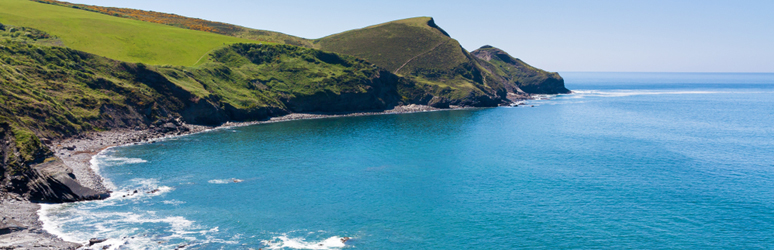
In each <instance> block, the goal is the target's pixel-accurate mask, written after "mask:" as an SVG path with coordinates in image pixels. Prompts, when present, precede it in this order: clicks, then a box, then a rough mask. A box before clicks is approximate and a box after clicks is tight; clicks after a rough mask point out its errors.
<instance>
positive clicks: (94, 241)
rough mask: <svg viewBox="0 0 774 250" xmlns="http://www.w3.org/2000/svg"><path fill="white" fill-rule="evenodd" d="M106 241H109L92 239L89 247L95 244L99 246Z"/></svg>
mask: <svg viewBox="0 0 774 250" xmlns="http://www.w3.org/2000/svg"><path fill="white" fill-rule="evenodd" d="M105 241H107V239H98V238H92V239H90V240H89V246H93V245H94V244H99V243H102V242H105Z"/></svg>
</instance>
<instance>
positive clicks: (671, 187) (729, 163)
mask: <svg viewBox="0 0 774 250" xmlns="http://www.w3.org/2000/svg"><path fill="white" fill-rule="evenodd" d="M561 74H562V76H563V77H564V78H565V81H566V84H567V87H568V88H569V89H572V90H574V91H576V93H575V94H570V95H559V96H550V97H548V96H547V97H546V99H543V100H535V101H529V102H528V104H527V105H521V106H519V107H501V108H489V109H473V110H456V111H440V112H425V113H415V114H402V115H378V116H365V117H345V118H331V119H318V120H304V121H292V122H282V123H273V124H262V125H256V126H249V127H241V128H232V129H221V130H215V131H210V132H206V133H201V134H196V135H191V136H184V137H178V138H173V139H168V140H164V141H160V142H157V143H154V144H145V145H137V146H126V147H118V148H112V149H109V150H106V151H104V152H103V153H101V154H100V155H98V156H96V157H95V159H94V160H93V163H95V164H96V166H97V167H98V168H99V171H100V174H102V175H103V176H104V177H106V178H107V179H108V180H109V181H110V182H111V183H112V185H113V186H114V190H116V192H115V193H114V195H113V197H112V198H110V199H108V200H104V201H91V202H81V203H75V204H64V205H47V206H45V207H44V211H43V213H42V214H43V215H44V216H43V217H44V218H43V219H44V221H45V223H46V228H48V229H49V230H51V231H54V233H56V234H57V235H60V236H62V237H63V238H65V239H68V240H73V241H81V242H83V241H87V240H88V239H89V238H92V237H95V236H99V237H105V238H109V239H110V240H108V241H107V242H106V243H104V245H110V246H111V247H113V248H120V249H145V248H151V249H157V248H158V249H174V248H176V247H180V246H185V247H187V248H189V249H221V248H223V249H259V248H262V249H342V248H343V249H347V248H357V249H456V248H464V249H516V248H530V249H532V248H542V249H556V248H573V249H588V248H637V249H655V248H673V249H675V248H676V249H697V248H699V249H728V248H772V247H774V153H772V152H774V128H772V126H771V124H772V123H773V122H774V74H764V73H761V74H754V73H749V74H737V73H578V72H564V73H561ZM135 190H137V193H136V194H135V193H134V192H135ZM122 196H124V197H122ZM342 237H351V238H352V239H351V240H349V241H347V242H346V243H342V242H341V240H340V239H341V238H342Z"/></svg>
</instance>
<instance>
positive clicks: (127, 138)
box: [0, 104, 478, 249]
mask: <svg viewBox="0 0 774 250" xmlns="http://www.w3.org/2000/svg"><path fill="white" fill-rule="evenodd" d="M464 109H478V108H474V107H459V106H452V107H450V108H448V109H439V108H434V107H431V106H426V105H415V104H412V105H405V106H397V107H395V108H393V109H390V110H385V111H375V112H352V113H341V114H330V113H292V114H288V115H285V116H279V117H272V118H270V119H268V120H263V121H250V122H226V123H224V124H222V125H220V126H202V125H190V124H185V123H179V124H177V125H176V126H175V127H174V128H173V127H166V128H165V130H159V129H158V128H157V129H156V130H154V129H143V130H135V129H114V130H109V131H100V132H88V133H84V134H82V135H79V136H76V137H73V138H68V139H65V140H59V141H53V142H51V144H50V145H47V146H49V147H50V148H51V150H52V151H53V152H54V153H55V154H56V156H57V157H59V158H60V159H62V161H63V162H64V163H65V165H66V166H67V167H68V168H70V169H71V170H72V173H73V175H75V179H76V180H78V182H79V183H80V184H81V185H83V186H85V187H88V188H91V189H94V190H96V191H100V192H111V191H113V190H110V188H111V187H108V186H107V185H106V182H105V180H104V178H103V177H102V176H100V175H99V173H98V172H97V171H96V170H95V169H94V168H93V166H92V164H91V159H92V157H93V156H95V155H97V154H99V153H100V152H102V151H104V150H106V149H108V148H112V147H121V146H128V145H138V144H143V143H153V142H155V141H158V140H164V139H168V138H174V137H179V136H186V135H193V134H198V133H203V132H208V131H213V130H218V129H224V128H234V127H244V126H251V125H258V124H266V123H276V122H286V121H295V120H310V119H324V118H337V117H352V116H372V115H389V114H409V113H420V112H435V111H451V110H464ZM40 211H41V205H40V204H38V203H34V202H31V201H27V200H25V199H23V198H21V197H20V196H18V195H15V194H3V196H0V216H2V218H3V221H2V225H0V226H1V227H0V249H6V248H10V249H14V248H21V249H79V248H81V247H84V246H87V245H84V244H88V242H69V241H65V240H63V239H62V238H61V237H59V236H57V235H54V234H52V233H51V232H48V231H46V230H45V229H44V227H43V222H42V221H41V219H40Z"/></svg>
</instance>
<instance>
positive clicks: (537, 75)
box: [470, 45, 570, 94]
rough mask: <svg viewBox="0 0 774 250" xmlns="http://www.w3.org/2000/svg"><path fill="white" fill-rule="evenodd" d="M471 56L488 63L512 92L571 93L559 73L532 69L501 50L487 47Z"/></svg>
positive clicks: (490, 69) (489, 68) (490, 70)
mask: <svg viewBox="0 0 774 250" xmlns="http://www.w3.org/2000/svg"><path fill="white" fill-rule="evenodd" d="M470 54H471V55H473V56H475V57H476V58H478V59H480V60H483V61H486V62H488V64H486V63H484V64H483V65H485V67H487V70H489V72H492V73H493V74H495V75H497V76H499V77H501V79H502V81H503V82H505V85H506V86H507V87H508V88H510V89H509V91H511V92H514V91H515V90H517V89H520V90H521V91H524V92H526V93H531V94H565V93H570V90H568V89H567V88H565V87H564V79H562V77H561V76H559V74H558V73H556V72H547V71H544V70H541V69H538V68H535V67H532V66H530V65H529V64H527V63H525V62H524V61H522V60H519V59H518V58H514V57H512V56H511V55H509V54H508V53H506V52H505V51H503V50H501V49H498V48H495V47H492V46H488V45H487V46H483V47H481V48H479V49H477V50H474V51H473V52H471V53H470Z"/></svg>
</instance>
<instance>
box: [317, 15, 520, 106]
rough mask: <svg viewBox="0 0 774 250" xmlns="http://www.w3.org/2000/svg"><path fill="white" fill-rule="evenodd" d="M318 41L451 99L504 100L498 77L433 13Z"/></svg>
mask: <svg viewBox="0 0 774 250" xmlns="http://www.w3.org/2000/svg"><path fill="white" fill-rule="evenodd" d="M315 46H317V47H318V48H320V49H322V50H326V51H334V52H337V53H342V54H347V55H353V56H356V57H359V58H363V59H365V60H368V61H370V62H373V63H374V64H376V65H379V66H380V67H384V68H386V69H388V70H390V71H392V72H393V73H396V74H398V75H401V76H404V77H407V78H410V79H413V80H415V81H417V82H419V83H420V84H423V85H425V86H427V87H428V88H430V89H432V92H433V94H435V95H441V96H444V97H446V98H449V99H451V100H452V103H453V104H458V105H487V106H491V105H497V103H498V102H499V101H497V100H502V99H504V95H505V92H504V89H502V87H501V86H499V85H500V84H499V82H497V81H495V79H493V78H492V79H489V78H491V77H489V76H487V75H485V74H484V72H485V71H484V70H483V68H482V67H481V66H480V65H479V62H478V61H477V60H476V59H475V58H472V57H471V56H470V55H469V54H468V52H467V51H465V49H463V48H462V47H461V46H460V44H459V42H457V40H454V39H452V38H451V37H449V35H448V34H447V33H446V32H445V31H444V30H443V29H441V28H440V27H438V26H437V25H436V24H435V21H434V20H433V19H432V18H430V17H417V18H409V19H404V20H397V21H393V22H388V23H384V24H379V25H374V26H370V27H366V28H362V29H357V30H352V31H347V32H343V33H339V34H335V35H331V36H328V37H324V38H321V39H318V40H315ZM488 80H490V81H488ZM484 103H486V104H484Z"/></svg>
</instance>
